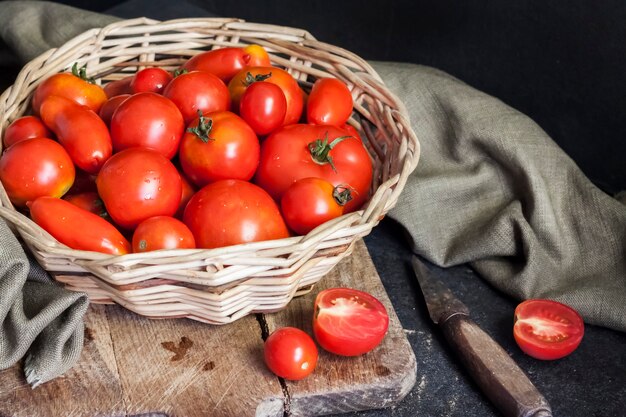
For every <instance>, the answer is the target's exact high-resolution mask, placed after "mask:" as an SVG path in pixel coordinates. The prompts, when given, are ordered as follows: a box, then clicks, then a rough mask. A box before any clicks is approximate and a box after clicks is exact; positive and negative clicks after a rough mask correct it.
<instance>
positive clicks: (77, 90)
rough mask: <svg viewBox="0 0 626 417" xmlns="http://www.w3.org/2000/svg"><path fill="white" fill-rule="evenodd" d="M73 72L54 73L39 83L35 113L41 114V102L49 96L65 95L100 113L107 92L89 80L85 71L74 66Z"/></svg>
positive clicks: (36, 91)
mask: <svg viewBox="0 0 626 417" xmlns="http://www.w3.org/2000/svg"><path fill="white" fill-rule="evenodd" d="M72 72H73V73H72V74H70V73H67V72H63V73H60V74H54V75H52V76H50V77H48V78H46V79H45V80H44V81H43V82H42V83H41V84H39V86H38V87H37V89H36V90H35V93H34V95H33V103H32V104H33V111H34V112H35V114H39V107H40V106H41V103H43V101H44V100H45V99H46V98H47V97H49V96H60V97H64V98H66V99H68V100H71V101H73V102H75V103H78V104H82V105H83V106H87V107H89V109H90V110H92V111H94V112H96V113H98V111H99V110H100V107H101V106H102V104H104V102H105V101H106V100H107V95H106V93H105V92H104V90H103V89H102V87H100V86H99V85H95V84H91V83H89V82H87V81H86V80H85V78H86V75H85V74H84V71H82V70H79V69H78V68H76V67H74V68H73V69H72Z"/></svg>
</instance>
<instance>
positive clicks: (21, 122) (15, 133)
mask: <svg viewBox="0 0 626 417" xmlns="http://www.w3.org/2000/svg"><path fill="white" fill-rule="evenodd" d="M50 137H52V132H51V131H50V129H48V128H47V127H46V125H45V124H43V122H42V121H41V119H40V118H39V117H37V116H23V117H20V118H18V119H15V120H14V121H12V122H11V124H9V126H7V128H6V130H5V131H4V146H5V148H8V147H9V146H11V145H13V144H14V143H17V142H19V141H22V140H26V139H33V138H50Z"/></svg>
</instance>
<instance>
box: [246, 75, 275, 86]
mask: <svg viewBox="0 0 626 417" xmlns="http://www.w3.org/2000/svg"><path fill="white" fill-rule="evenodd" d="M271 76H272V73H271V72H268V73H267V74H257V75H252V74H251V73H249V72H248V73H247V74H246V79H245V80H243V81H242V82H241V83H242V84H243V85H244V86H246V87H249V86H250V85H251V84H253V83H256V82H260V81H265V80H267V79H268V78H270V77H271Z"/></svg>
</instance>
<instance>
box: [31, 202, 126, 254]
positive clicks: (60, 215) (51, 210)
mask: <svg viewBox="0 0 626 417" xmlns="http://www.w3.org/2000/svg"><path fill="white" fill-rule="evenodd" d="M29 209H30V215H31V217H32V219H33V221H34V222H35V223H37V224H38V225H39V226H41V228H42V229H44V230H45V231H47V232H48V233H50V234H51V235H52V236H53V237H54V238H55V239H56V240H58V241H59V242H61V243H63V244H64V245H67V246H69V247H70V248H72V249H77V250H89V251H95V252H102V253H108V254H111V255H125V254H127V253H129V252H130V243H128V241H127V240H126V238H125V237H124V236H123V235H122V234H121V233H120V232H119V230H117V229H116V228H115V226H113V225H112V224H111V223H109V222H108V221H106V220H104V219H103V218H102V217H100V216H98V215H97V214H94V213H91V212H89V211H87V210H85V209H82V208H80V207H78V206H76V205H74V204H72V203H70V202H68V201H65V200H62V199H60V198H53V197H39V198H38V199H36V200H35V201H33V202H32V203H30V204H29Z"/></svg>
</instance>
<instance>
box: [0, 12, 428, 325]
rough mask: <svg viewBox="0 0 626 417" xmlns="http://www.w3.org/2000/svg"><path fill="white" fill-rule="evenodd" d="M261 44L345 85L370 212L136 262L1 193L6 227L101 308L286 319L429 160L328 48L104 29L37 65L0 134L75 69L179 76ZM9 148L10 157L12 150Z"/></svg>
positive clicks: (174, 28)
mask: <svg viewBox="0 0 626 417" xmlns="http://www.w3.org/2000/svg"><path fill="white" fill-rule="evenodd" d="M251 43H256V44H259V45H262V46H264V47H265V48H266V49H267V51H268V52H269V53H270V57H271V60H272V64H273V65H276V66H280V67H282V68H285V69H286V70H287V71H289V72H290V73H291V74H292V75H293V76H294V77H295V78H296V79H297V80H298V81H299V82H300V83H301V85H302V86H303V87H304V88H306V86H307V85H308V86H310V85H311V84H312V82H313V81H315V79H316V78H319V77H329V76H332V77H336V78H339V79H341V80H343V81H345V82H346V83H347V84H348V86H349V88H350V90H351V91H352V96H353V98H354V103H355V111H354V114H353V117H352V118H351V120H350V123H351V124H352V125H353V126H355V127H356V128H357V130H358V131H359V132H360V134H361V136H362V138H363V140H364V142H365V145H366V147H367V149H368V151H369V153H370V155H371V157H372V162H373V164H374V180H373V184H372V189H371V197H370V199H369V201H368V203H367V204H366V205H365V207H364V208H363V209H362V210H361V211H358V212H354V213H350V214H347V215H344V216H342V217H340V218H338V219H335V220H333V221H330V222H327V223H324V224H323V225H321V226H320V227H318V228H317V229H315V230H313V231H311V232H310V233H309V234H308V235H307V236H298V237H291V238H287V239H280V240H273V241H264V242H257V243H250V244H243V245H237V246H230V247H225V248H218V249H211V250H206V249H193V250H183V249H178V250H162V251H155V252H150V253H137V254H129V255H124V256H117V257H116V256H111V255H105V254H102V253H97V252H89V251H79V250H73V249H70V248H68V247H67V246H65V245H63V244H61V243H59V242H58V241H57V240H55V239H54V238H53V237H51V236H50V235H49V234H48V233H47V232H45V231H44V230H43V229H42V228H40V227H39V226H37V225H36V224H35V223H34V222H33V221H31V220H30V219H29V218H28V217H26V216H24V215H23V214H21V213H19V212H18V211H16V210H15V209H14V208H13V206H12V205H11V203H10V201H9V199H8V197H7V194H6V192H5V190H4V188H3V187H2V185H1V184H0V204H1V206H0V216H2V217H3V218H4V219H5V220H7V222H8V223H9V225H10V226H11V227H12V228H13V229H14V230H16V231H17V232H18V233H19V235H20V236H21V237H22V239H23V241H24V243H25V244H26V245H27V246H28V248H29V249H30V250H31V251H32V253H33V254H34V256H35V258H36V259H37V261H38V262H39V263H40V264H41V265H42V266H43V267H44V268H45V269H46V270H47V271H49V272H50V273H51V274H52V275H53V276H54V277H55V278H56V279H57V280H58V281H60V282H63V283H64V284H65V285H66V287H67V288H69V289H72V290H76V291H84V292H86V293H87V294H88V295H89V297H90V299H91V301H92V302H96V303H111V302H115V303H118V304H120V305H122V306H124V307H126V308H128V309H129V310H132V311H134V312H136V313H138V314H140V315H143V316H147V317H153V318H164V317H188V318H191V319H195V320H199V321H203V322H208V323H213V324H225V323H229V322H232V321H234V320H236V319H238V318H241V317H243V316H245V315H247V314H249V313H254V312H272V311H277V310H280V309H281V308H283V307H285V306H286V305H287V303H289V301H290V300H291V299H292V298H293V297H294V296H296V295H298V294H301V293H304V292H307V291H309V290H310V289H311V288H312V286H313V284H315V283H316V282H317V281H318V280H320V278H322V277H323V276H324V274H326V273H327V272H328V271H329V270H330V269H331V268H333V267H334V266H335V265H336V264H337V263H338V262H339V261H340V260H341V259H342V258H343V257H344V256H346V255H348V254H349V253H350V252H351V251H352V248H353V245H354V243H355V242H356V241H357V240H358V239H359V238H361V237H363V236H365V235H367V234H368V233H369V232H370V231H371V229H372V228H373V227H374V226H376V224H378V222H379V221H380V219H382V217H383V216H384V215H385V214H386V213H387V211H388V210H389V209H391V207H393V205H394V204H395V203H396V201H397V199H398V195H399V194H400V192H401V191H402V188H403V187H404V184H405V181H406V179H407V177H408V176H409V174H410V173H411V172H412V171H413V169H415V167H416V165H417V161H418V159H419V149H420V148H419V142H418V140H417V138H416V136H415V133H414V132H413V131H412V129H411V126H410V124H409V118H408V115H407V112H406V110H405V108H404V106H403V104H402V103H401V102H400V101H399V100H398V99H397V98H396V97H395V96H394V95H393V94H392V93H390V92H389V90H388V89H387V88H386V87H385V86H384V84H383V81H382V80H381V79H380V77H379V76H378V74H376V72H375V71H374V70H373V69H372V68H371V67H370V65H368V64H367V63H366V62H365V61H364V60H363V59H361V58H359V57H358V56H356V55H354V54H352V53H350V52H348V51H346V50H343V49H341V48H338V47H335V46H332V45H328V44H325V43H321V42H318V41H316V40H315V38H314V37H313V36H311V35H310V34H309V33H308V32H306V31H304V30H301V29H294V28H288V27H279V26H271V25H265V24H255V23H248V22H244V21H242V20H237V19H206V18H202V19H184V20H171V21H166V22H160V21H155V20H150V19H145V18H141V19H134V20H126V21H121V22H118V23H114V24H111V25H109V26H107V27H105V28H102V29H92V30H90V31H88V32H85V33H83V34H82V35H80V36H78V37H76V38H74V39H72V40H71V41H69V42H67V43H66V44H65V45H63V46H62V47H60V48H58V49H53V50H50V51H47V52H46V53H44V54H43V55H41V56H39V57H38V58H36V59H34V60H33V61H31V62H30V63H28V64H27V65H26V66H25V67H24V68H23V70H22V71H21V72H20V74H19V75H18V77H17V80H16V82H15V84H14V85H13V86H12V87H10V88H9V89H7V90H6V91H5V92H4V94H2V96H1V97H0V118H1V119H0V129H2V130H4V128H6V126H7V125H8V124H9V123H10V122H11V121H12V120H14V119H15V118H17V117H19V116H22V115H24V114H26V113H27V112H28V111H29V105H30V98H31V95H32V92H33V90H34V89H35V88H36V87H37V85H38V84H39V83H40V82H41V81H43V80H44V79H45V78H46V77H48V76H49V75H51V74H53V73H55V72H59V71H62V70H65V69H67V68H69V67H70V66H71V65H72V64H73V63H74V62H78V63H79V65H81V66H82V65H86V66H87V71H88V73H89V74H90V75H94V74H98V75H96V78H97V82H98V83H103V84H104V83H106V82H109V81H112V80H116V79H120V78H123V77H125V76H127V75H129V74H131V73H133V72H135V71H137V70H138V69H141V68H142V67H145V66H162V67H163V68H165V69H167V70H174V69H176V68H178V67H179V66H180V65H181V63H182V62H184V61H185V60H186V59H188V58H189V57H190V56H192V55H194V54H197V53H199V52H201V51H203V50H208V49H215V48H220V47H225V46H244V45H247V44H251ZM0 146H1V145H0Z"/></svg>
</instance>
